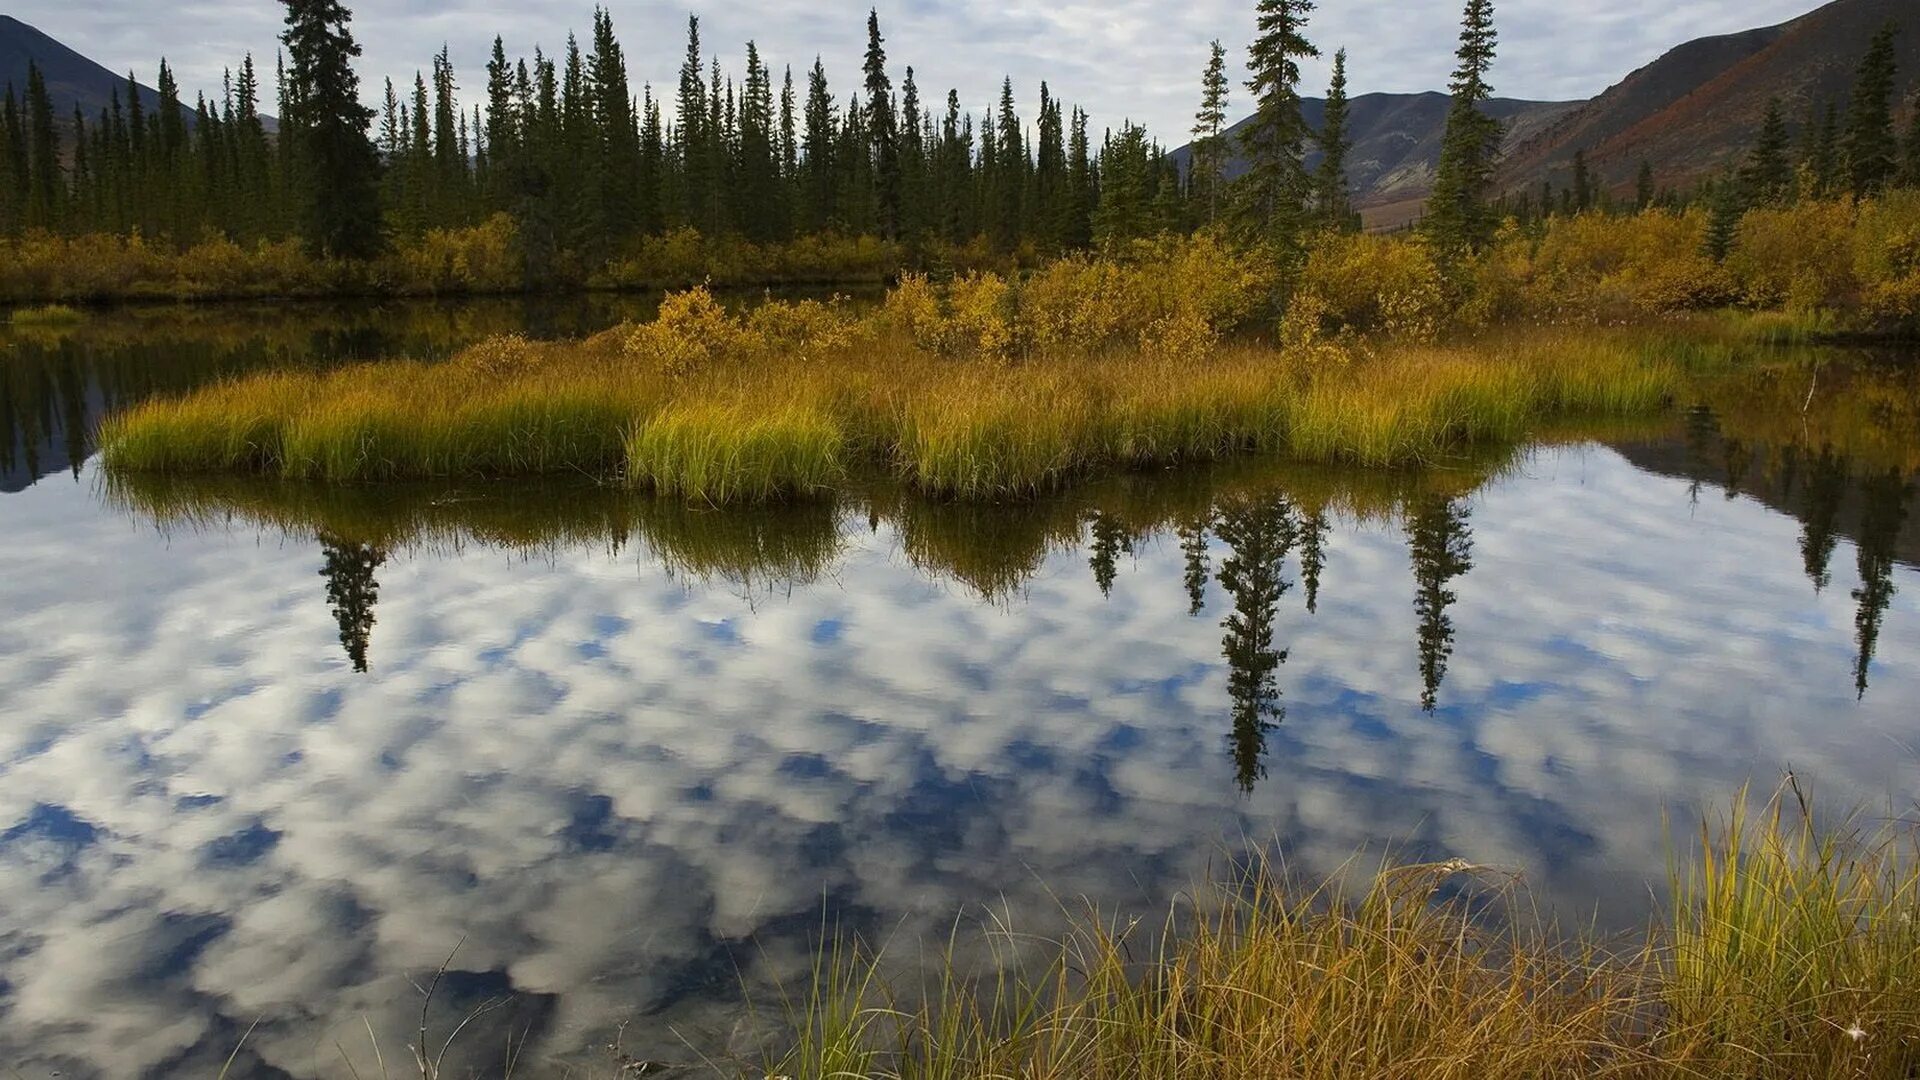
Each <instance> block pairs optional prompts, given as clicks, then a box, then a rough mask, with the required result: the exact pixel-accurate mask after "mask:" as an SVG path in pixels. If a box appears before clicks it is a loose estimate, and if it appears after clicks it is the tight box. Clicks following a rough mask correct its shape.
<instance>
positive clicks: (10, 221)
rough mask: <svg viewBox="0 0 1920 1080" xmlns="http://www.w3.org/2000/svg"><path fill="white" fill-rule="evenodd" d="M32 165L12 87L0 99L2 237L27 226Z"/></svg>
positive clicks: (23, 122) (0, 230)
mask: <svg viewBox="0 0 1920 1080" xmlns="http://www.w3.org/2000/svg"><path fill="white" fill-rule="evenodd" d="M29 161H30V159H29V157H28V156H27V125H26V122H25V120H24V119H23V117H22V115H21V112H20V102H19V101H18V99H16V98H15V97H14V91H13V84H12V83H8V84H7V90H6V96H5V98H4V99H0V233H6V234H12V233H16V232H18V231H20V229H21V228H22V227H23V226H25V224H26V213H27V198H26V194H27V186H28V183H29V181H28V177H29V175H30V171H31V168H32V166H31V165H30V164H29Z"/></svg>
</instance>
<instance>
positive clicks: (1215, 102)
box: [1187, 41, 1227, 224]
mask: <svg viewBox="0 0 1920 1080" xmlns="http://www.w3.org/2000/svg"><path fill="white" fill-rule="evenodd" d="M1226 129H1227V50H1226V47H1225V46H1223V45H1221V44H1220V43H1219V42H1218V41H1215V42H1213V43H1212V44H1211V45H1210V46H1208V53H1207V69H1206V71H1205V73H1204V74H1202V75H1201V77H1200V111H1199V112H1197V113H1195V114H1194V117H1193V142H1192V144H1191V146H1192V153H1193V161H1192V164H1191V166H1190V168H1191V172H1190V173H1189V175H1188V181H1187V182H1188V184H1189V186H1190V187H1191V188H1192V189H1193V192H1194V196H1195V199H1196V201H1198V202H1200V203H1201V204H1203V205H1204V206H1205V207H1206V221H1207V223H1208V224H1213V223H1214V222H1217V221H1218V220H1219V219H1220V194H1221V189H1222V188H1223V187H1224V186H1225V184H1226V177H1225V173H1226V167H1227V160H1226V158H1227V143H1226Z"/></svg>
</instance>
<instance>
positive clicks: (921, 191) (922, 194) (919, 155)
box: [895, 67, 932, 240]
mask: <svg viewBox="0 0 1920 1080" xmlns="http://www.w3.org/2000/svg"><path fill="white" fill-rule="evenodd" d="M898 120H899V126H900V132H899V137H898V139H897V144H898V149H897V150H896V152H895V158H896V160H897V161H898V162H899V169H900V233H901V235H902V236H905V237H907V238H909V239H913V240H918V239H920V238H921V237H922V236H923V235H925V233H926V232H927V229H928V226H929V222H930V221H931V220H932V209H931V207H929V206H928V199H929V198H930V197H931V194H930V189H929V185H928V182H927V138H926V131H925V130H924V128H923V123H924V119H923V117H922V114H921V105H920V85H919V83H917V82H915V81H914V77H913V68H912V67H908V68H907V74H906V78H904V79H902V80H901V82H900V115H899V118H898Z"/></svg>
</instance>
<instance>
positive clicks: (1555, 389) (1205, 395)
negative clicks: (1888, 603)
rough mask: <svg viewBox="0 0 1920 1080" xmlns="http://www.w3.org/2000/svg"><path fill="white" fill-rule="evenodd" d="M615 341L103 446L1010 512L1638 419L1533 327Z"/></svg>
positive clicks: (199, 398)
mask: <svg viewBox="0 0 1920 1080" xmlns="http://www.w3.org/2000/svg"><path fill="white" fill-rule="evenodd" d="M623 333H624V332H623V331H614V332H610V333H609V334H604V335H601V336H600V337H598V338H594V339H590V340H588V341H586V342H579V343H570V344H554V345H541V344H534V343H529V342H526V341H523V340H520V339H511V338H510V339H498V340H496V341H493V342H488V343H486V344H484V345H482V346H480V347H477V348H476V349H472V350H468V352H466V353H462V354H461V355H460V356H458V357H456V358H455V359H454V360H452V361H449V362H447V363H443V364H421V363H413V362H389V363H377V364H365V365H359V366H355V367H350V368H346V369H342V370H337V371H332V372H327V373H300V372H282V373H272V374H265V375H258V376H253V377H249V378H244V379H240V380H236V381H232V382H228V383H224V384H220V385H216V386H212V387H208V388H204V389H201V390H198V391H195V392H193V393H190V394H188V395H186V396H184V397H177V398H170V399H162V400H156V401H151V402H147V403H145V404H141V405H137V406H134V407H133V408H131V409H129V410H126V411H124V412H121V413H119V414H116V415H114V416H112V417H111V418H109V419H108V421H107V422H106V423H105V425H104V426H103V429H102V432H101V441H102V446H103V449H104V451H105V455H106V462H107V464H108V466H109V467H110V468H111V469H114V470H117V471H123V472H163V473H177V472H205V471H251V472H260V473H266V474H270V475H278V476H283V477H288V478H301V479H316V480H326V481H336V482H337V481H376V480H398V479H418V478H431V477H482V476H486V477H493V476H515V475H540V474H552V473H565V472H583V473H588V474H591V475H596V476H606V475H624V476H625V477H626V478H627V479H628V480H630V481H631V482H632V483H634V484H636V485H638V486H641V487H645V488H651V489H655V490H658V491H660V492H663V493H667V494H673V495H679V496H685V497H688V498H691V499H695V500H700V501H711V502H715V503H719V502H734V501H757V500H765V499H770V498H776V497H783V496H790V495H797V494H807V493H811V492H817V491H821V490H826V489H832V488H836V487H838V486H840V485H842V484H843V483H844V482H845V481H846V479H847V478H848V476H849V475H850V474H852V473H854V472H855V471H857V470H860V469H871V470H880V471H889V472H892V473H893V474H895V475H897V476H899V477H900V478H902V479H904V480H905V481H906V482H908V483H909V484H911V485H912V486H914V487H917V488H919V489H920V490H922V491H925V492H928V493H933V494H938V495H942V496H951V497H957V498H986V499H991V498H1009V497H1023V496H1029V495H1032V494H1035V493H1038V492H1041V491H1046V490H1049V489H1054V488H1058V487H1060V486H1062V485H1064V484H1065V483H1067V482H1068V481H1070V480H1072V479H1074V478H1076V477H1081V476H1085V475H1087V474H1089V473H1092V472H1096V471H1100V470H1106V469H1117V468H1143V467H1150V466H1159V465H1167V464H1173V463H1177V462H1186V461H1196V460H1211V459H1218V458H1222V457H1226V456H1229V455H1235V454H1242V453H1248V452H1267V453H1277V454H1283V455H1287V456H1289V457H1291V458H1295V459H1299V460H1304V461H1313V462H1348V463H1357V464H1362V465H1368V466H1401V465H1413V464H1421V463H1428V462H1432V461H1435V460H1439V459H1442V458H1445V457H1449V456H1452V455H1456V454H1458V453H1460V452H1461V451H1462V450H1463V448H1465V447H1468V446H1472V445H1475V444H1486V443H1500V442H1512V441H1514V440H1517V439H1519V438H1522V437H1524V436H1525V435H1526V434H1528V432H1529V431H1530V430H1532V429H1533V428H1535V427H1536V426H1537V425H1540V424H1543V423H1545V422H1546V421H1548V420H1550V419H1552V418H1555V417H1561V416H1569V415H1602V414H1628V413H1634V412H1643V411H1647V410H1652V409H1656V408H1658V407H1659V406H1660V404H1661V403H1662V402H1663V401H1665V400H1666V399H1667V398H1668V397H1669V396H1670V394H1671V393H1672V392H1673V390H1674V388H1675V386H1676V379H1677V375H1678V372H1677V369H1676V367H1675V365H1673V364H1672V363H1669V362H1668V361H1666V360H1664V359H1662V358H1661V357H1660V355H1659V354H1658V350H1657V348H1655V347H1654V346H1653V345H1652V344H1650V339H1648V338H1646V337H1644V336H1641V335H1636V334H1631V333H1625V332H1622V333H1616V334H1612V335H1593V334H1586V335H1583V336H1579V337H1576V336H1574V335H1573V334H1571V333H1570V332H1544V331H1543V332H1539V333H1534V334H1530V335H1517V336H1513V337H1510V338H1505V339H1501V340H1499V341H1495V342H1483V343H1476V344H1470V345H1461V346H1451V347H1449V346H1436V345H1393V344H1386V345H1376V346H1372V347H1368V348H1366V349H1361V350H1354V351H1352V352H1351V353H1343V354H1341V356H1340V358H1339V359H1337V360H1329V359H1326V358H1325V357H1324V356H1323V355H1322V354H1321V353H1317V352H1316V353H1311V354H1309V353H1301V352H1294V351H1289V350H1286V349H1281V348H1276V347H1263V346H1255V345H1231V346H1226V347H1221V348H1218V349H1214V350H1210V353H1209V355H1207V356H1205V357H1204V358H1202V359H1198V360H1195V361H1193V362H1187V361H1183V360H1178V359H1174V358H1169V357H1166V356H1162V355H1157V354H1150V353H1147V352H1143V351H1141V350H1135V349H1127V348H1118V349H1109V350H1103V351H1099V352H1094V353H1090V354H1068V355H1062V356H1059V357H1053V358H1028V359H1025V360H1020V361H1007V360H1003V359H992V358H987V357H981V356H966V357H956V356H946V355H941V354H939V353H935V352H931V351H927V350H925V349H922V348H919V347H918V346H916V345H915V344H914V342H913V341H912V339H911V338H910V337H908V336H907V335H904V334H899V333H890V332H887V331H885V330H884V329H881V330H875V331H873V332H871V333H867V334H864V335H859V336H857V339H855V340H850V341H847V342H845V343H842V344H840V345H838V346H837V347H835V348H833V349H830V350H828V351H826V352H824V353H822V352H818V351H815V352H813V353H812V354H811V355H802V354H800V353H799V352H775V353H772V354H770V355H760V356H756V357H755V358H754V359H753V360H752V362H737V361H735V362H717V363H713V364H711V365H710V366H708V367H706V368H704V369H701V370H698V371H696V372H694V373H692V374H686V373H683V372H679V371H663V370H661V369H660V368H659V367H657V366H654V365H650V364H648V363H644V362H641V361H638V360H636V359H635V358H634V357H633V356H632V355H630V351H629V350H624V349H623V348H622V337H621V336H622V334H623Z"/></svg>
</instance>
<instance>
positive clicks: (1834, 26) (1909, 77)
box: [1500, 0, 1920, 190]
mask: <svg viewBox="0 0 1920 1080" xmlns="http://www.w3.org/2000/svg"><path fill="white" fill-rule="evenodd" d="M1889 22H1891V23H1893V24H1894V26H1895V27H1897V28H1898V32H1897V34H1896V36H1895V37H1894V48H1895V50H1896V53H1897V56H1898V63H1899V77H1898V80H1897V82H1896V83H1895V88H1894V100H1895V102H1896V114H1897V115H1901V116H1904V115H1906V111H1905V110H1907V109H1911V108H1913V107H1914V105H1913V104H1912V102H1911V99H1912V96H1913V95H1914V93H1915V92H1916V90H1920V0H1833V2H1832V3H1829V4H1826V5H1825V6H1823V7H1820V8H1817V9H1815V10H1814V11H1811V12H1808V13H1807V14H1805V15H1802V16H1800V17H1799V18H1797V19H1793V20H1791V21H1789V22H1785V23H1781V24H1780V25H1778V26H1769V27H1764V28H1761V29H1758V30H1749V31H1746V32H1744V33H1739V34H1727V35H1723V36H1720V37H1711V38H1701V39H1699V40H1697V41H1690V42H1687V43H1686V44H1684V45H1681V46H1679V47H1677V48H1675V49H1673V50H1671V51H1669V52H1667V53H1666V54H1665V55H1664V56H1662V57H1660V58H1659V59H1658V60H1655V61H1654V62H1653V63H1651V64H1648V65H1647V66H1645V67H1643V68H1640V69H1639V70H1638V71H1635V72H1633V73H1632V74H1630V75H1628V76H1627V77H1626V78H1624V79H1622V80H1621V81H1620V82H1618V83H1616V84H1615V85H1613V86H1612V87H1609V88H1608V89H1607V90H1606V91H1605V92H1603V93H1601V94H1600V95H1599V96H1598V97H1596V98H1594V99H1593V100H1592V101H1590V102H1587V103H1586V104H1585V105H1583V106H1581V107H1580V108H1579V109H1577V110H1575V111H1574V112H1571V113H1569V114H1568V115H1567V116H1565V117H1563V118H1562V119H1561V120H1560V122H1559V123H1557V124H1555V125H1553V126H1551V127H1550V128H1548V129H1547V130H1545V131H1543V132H1541V133H1539V134H1538V135H1536V136H1535V137H1533V138H1531V139H1527V140H1524V141H1523V142H1522V143H1521V145H1519V146H1518V147H1517V148H1516V149H1515V150H1514V152H1513V153H1512V154H1510V155H1509V156H1508V157H1507V159H1506V160H1505V162H1504V163H1503V164H1502V166H1501V170H1500V183H1501V184H1502V186H1503V187H1505V188H1507V189H1509V190H1511V189H1514V188H1518V187H1523V186H1526V185H1535V186H1537V185H1538V184H1540V183H1541V182H1543V181H1552V182H1553V183H1555V184H1556V185H1559V184H1561V183H1564V182H1565V181H1566V180H1567V178H1568V177H1569V176H1570V175H1571V170H1572V164H1573V155H1574V152H1575V151H1576V150H1584V151H1585V152H1586V158H1587V164H1588V166H1589V167H1590V168H1591V169H1593V170H1594V173H1595V175H1596V176H1597V177H1598V178H1599V180H1600V181H1601V182H1602V183H1603V184H1605V185H1607V186H1610V187H1613V188H1615V189H1625V188H1627V187H1629V186H1630V185H1631V184H1632V183H1633V180H1634V177H1635V175H1636V174H1637V173H1638V172H1639V168H1640V162H1641V161H1642V160H1645V161H1646V162H1648V163H1649V164H1650V165H1652V166H1653V170H1654V173H1655V176H1656V177H1657V178H1658V180H1659V182H1660V183H1662V184H1665V185H1669V186H1674V187H1682V186H1687V185H1690V184H1692V183H1695V182H1697V181H1699V180H1701V179H1703V178H1705V177H1707V176H1710V175H1712V174H1713V173H1715V172H1717V171H1719V170H1720V169H1723V168H1725V167H1727V166H1728V165H1731V164H1733V163H1735V162H1737V161H1739V160H1740V159H1741V158H1742V157H1744V156H1745V155H1746V153H1747V150H1748V149H1749V147H1750V146H1751V145H1752V143H1753V140H1754V137H1755V136H1756V135H1757V134H1758V133H1759V130H1760V121H1761V118H1762V117H1763V116H1764V115H1765V114H1766V108H1767V101H1768V100H1769V99H1771V98H1776V97H1777V98H1779V99H1780V102H1781V104H1782V105H1783V106H1784V107H1785V110H1786V115H1787V119H1788V122H1789V123H1790V124H1791V125H1793V127H1794V128H1795V133H1796V135H1797V134H1798V132H1799V130H1800V129H1801V128H1803V127H1804V126H1805V124H1806V122H1807V121H1808V119H1809V118H1811V117H1812V116H1813V115H1814V114H1815V113H1816V111H1823V110H1824V109H1825V107H1826V106H1827V105H1828V104H1829V103H1831V104H1834V105H1837V106H1839V107H1840V109H1841V110H1842V113H1843V118H1844V112H1845V109H1846V104H1847V98H1848V96H1849V94H1850V92H1851V90H1852V87H1853V80H1854V72H1855V70H1856V68H1857V67H1858V66H1859V63H1860V58H1861V56H1862V54H1864V53H1865V52H1866V50H1867V44H1868V42H1869V40H1870V39H1871V38H1872V37H1873V34H1874V32H1875V31H1877V30H1879V29H1880V27H1882V26H1884V25H1886V24H1887V23H1889Z"/></svg>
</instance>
